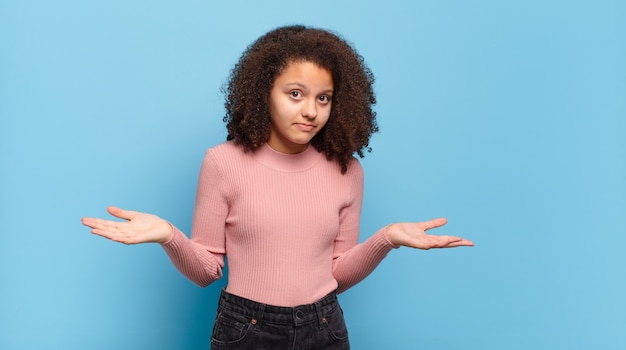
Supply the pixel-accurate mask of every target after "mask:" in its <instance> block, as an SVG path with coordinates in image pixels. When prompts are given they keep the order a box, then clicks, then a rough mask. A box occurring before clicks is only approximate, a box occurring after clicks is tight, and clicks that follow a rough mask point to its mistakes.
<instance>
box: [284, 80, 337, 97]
mask: <svg viewBox="0 0 626 350" xmlns="http://www.w3.org/2000/svg"><path fill="white" fill-rule="evenodd" d="M294 85H295V86H297V87H299V88H301V89H303V90H306V91H308V90H309V88H308V87H307V86H306V85H304V84H302V83H300V82H297V81H294V82H291V83H287V84H285V86H294ZM322 93H323V94H332V93H333V89H326V90H324V91H322Z"/></svg>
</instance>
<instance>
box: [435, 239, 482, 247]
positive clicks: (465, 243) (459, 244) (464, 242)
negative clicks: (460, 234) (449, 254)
mask: <svg viewBox="0 0 626 350" xmlns="http://www.w3.org/2000/svg"><path fill="white" fill-rule="evenodd" d="M473 246H474V242H472V241H470V240H467V239H464V238H459V239H458V240H453V241H450V242H449V243H448V244H446V245H445V246H442V247H440V248H454V247H473Z"/></svg>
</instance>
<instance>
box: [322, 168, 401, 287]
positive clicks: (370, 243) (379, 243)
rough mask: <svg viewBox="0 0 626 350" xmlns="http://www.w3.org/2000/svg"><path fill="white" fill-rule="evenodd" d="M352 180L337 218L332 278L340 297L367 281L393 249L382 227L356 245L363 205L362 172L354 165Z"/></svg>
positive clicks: (361, 169)
mask: <svg viewBox="0 0 626 350" xmlns="http://www.w3.org/2000/svg"><path fill="white" fill-rule="evenodd" d="M352 164H353V167H354V170H353V171H354V177H353V181H352V185H351V192H350V201H349V203H348V204H347V205H346V206H345V207H344V208H343V209H342V211H341V213H340V216H339V232H338V234H337V238H336V239H335V246H334V253H333V259H334V260H333V276H334V277H335V279H336V280H337V283H338V284H339V286H338V289H337V292H338V293H341V292H344V291H346V290H347V289H349V288H350V287H352V286H354V285H355V284H357V283H359V282H360V281H362V280H363V279H364V278H365V277H367V276H368V275H369V274H370V273H372V271H374V269H375V268H376V266H378V264H379V263H380V262H381V261H382V260H383V259H384V258H385V257H386V256H387V253H389V251H391V249H393V248H397V247H395V246H394V245H392V244H391V242H389V241H388V240H387V238H386V237H385V230H386V229H387V227H384V228H382V229H380V230H378V231H377V232H376V233H374V235H372V236H371V237H370V238H369V239H367V240H366V241H365V242H363V243H360V244H359V243H358V241H359V230H360V228H359V226H360V220H361V206H362V203H363V168H362V167H361V165H360V164H359V162H358V161H356V160H354V161H353V162H352Z"/></svg>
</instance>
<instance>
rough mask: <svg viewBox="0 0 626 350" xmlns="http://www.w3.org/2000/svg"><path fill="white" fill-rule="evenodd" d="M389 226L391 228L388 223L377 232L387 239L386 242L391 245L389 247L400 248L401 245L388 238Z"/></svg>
mask: <svg viewBox="0 0 626 350" xmlns="http://www.w3.org/2000/svg"><path fill="white" fill-rule="evenodd" d="M387 228H389V225H387V226H385V227H383V228H382V229H380V230H379V231H378V233H377V234H378V235H381V236H382V239H383V240H384V241H385V243H387V245H389V247H391V248H393V249H398V248H400V247H401V246H400V245H397V244H393V243H391V242H390V241H389V239H388V238H387Z"/></svg>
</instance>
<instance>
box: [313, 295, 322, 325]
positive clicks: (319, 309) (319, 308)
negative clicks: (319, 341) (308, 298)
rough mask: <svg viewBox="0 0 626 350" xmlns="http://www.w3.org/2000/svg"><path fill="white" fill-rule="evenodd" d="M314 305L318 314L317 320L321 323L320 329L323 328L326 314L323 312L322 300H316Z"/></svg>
mask: <svg viewBox="0 0 626 350" xmlns="http://www.w3.org/2000/svg"><path fill="white" fill-rule="evenodd" d="M313 305H315V313H316V314H317V322H318V324H319V327H320V329H322V328H323V322H322V320H323V319H324V314H323V313H322V303H321V302H319V301H318V302H316V303H314V304H313Z"/></svg>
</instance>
